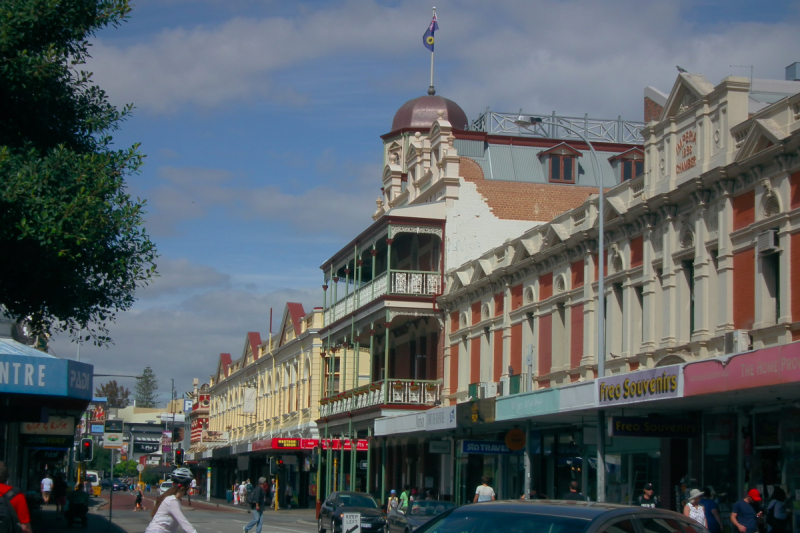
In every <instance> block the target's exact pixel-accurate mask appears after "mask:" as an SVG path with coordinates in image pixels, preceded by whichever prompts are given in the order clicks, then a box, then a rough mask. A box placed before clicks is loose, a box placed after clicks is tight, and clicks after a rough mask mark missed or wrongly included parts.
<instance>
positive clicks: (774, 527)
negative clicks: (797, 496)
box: [767, 487, 789, 533]
mask: <svg viewBox="0 0 800 533" xmlns="http://www.w3.org/2000/svg"><path fill="white" fill-rule="evenodd" d="M788 519H789V517H788V516H787V514H786V493H785V492H784V491H783V489H782V488H780V487H775V490H774V491H772V501H771V502H769V505H768V506H767V531H768V533H784V532H785V531H786V530H787V527H786V526H787V525H789V520H788Z"/></svg>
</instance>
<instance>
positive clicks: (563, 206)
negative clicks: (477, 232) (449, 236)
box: [459, 157, 598, 222]
mask: <svg viewBox="0 0 800 533" xmlns="http://www.w3.org/2000/svg"><path fill="white" fill-rule="evenodd" d="M460 160H461V166H460V167H459V168H460V171H459V174H461V176H462V177H463V178H464V179H465V180H466V181H469V182H472V183H474V184H475V185H476V186H477V188H478V193H479V194H480V195H481V196H482V197H483V198H484V199H485V200H486V203H487V204H488V205H489V209H490V210H491V211H492V213H494V215H495V216H496V217H497V218H500V219H504V220H531V221H539V222H548V221H550V220H553V218H555V217H556V215H560V214H561V213H563V212H564V211H567V210H569V209H573V208H575V207H578V206H579V205H581V204H582V203H583V202H584V201H586V198H588V197H589V195H590V194H597V192H598V189H597V188H596V187H579V186H575V185H563V184H554V183H525V182H519V181H493V180H486V179H484V176H483V171H482V170H481V168H480V166H479V165H478V163H476V162H475V161H474V160H472V159H470V158H468V157H461V158H460ZM475 167H477V169H476V168H475Z"/></svg>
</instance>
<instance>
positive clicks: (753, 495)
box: [731, 489, 763, 533]
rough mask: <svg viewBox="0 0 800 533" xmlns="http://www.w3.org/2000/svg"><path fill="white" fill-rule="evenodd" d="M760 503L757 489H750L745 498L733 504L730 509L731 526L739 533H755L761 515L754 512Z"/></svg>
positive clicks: (759, 512)
mask: <svg viewBox="0 0 800 533" xmlns="http://www.w3.org/2000/svg"><path fill="white" fill-rule="evenodd" d="M760 503H761V493H759V492H758V489H750V490H749V491H748V492H747V496H745V497H744V498H742V499H741V500H739V501H738V502H736V503H734V504H733V509H731V524H733V527H735V528H736V529H738V530H739V533H757V532H758V519H759V518H760V517H761V515H762V514H763V513H762V512H761V510H760V509H759V510H756V507H755V505H756V504H760Z"/></svg>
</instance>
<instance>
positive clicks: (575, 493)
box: [561, 480, 586, 502]
mask: <svg viewBox="0 0 800 533" xmlns="http://www.w3.org/2000/svg"><path fill="white" fill-rule="evenodd" d="M579 488H580V487H579V486H578V482H577V481H575V480H573V481H570V482H569V492H567V493H565V494H564V495H563V496H562V497H561V499H562V500H571V501H576V502H585V501H586V496H584V495H583V494H581V493H580V491H579V490H578V489H579Z"/></svg>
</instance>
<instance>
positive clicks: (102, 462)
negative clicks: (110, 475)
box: [86, 442, 111, 472]
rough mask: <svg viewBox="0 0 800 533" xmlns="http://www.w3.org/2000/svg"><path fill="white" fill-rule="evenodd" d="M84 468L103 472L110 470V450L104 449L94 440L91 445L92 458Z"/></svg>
mask: <svg viewBox="0 0 800 533" xmlns="http://www.w3.org/2000/svg"><path fill="white" fill-rule="evenodd" d="M86 469H87V470H102V471H103V472H108V471H109V470H111V450H106V449H105V448H103V447H102V446H98V444H97V443H96V442H95V443H94V444H93V445H92V460H91V461H89V462H88V463H87V464H86Z"/></svg>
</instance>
